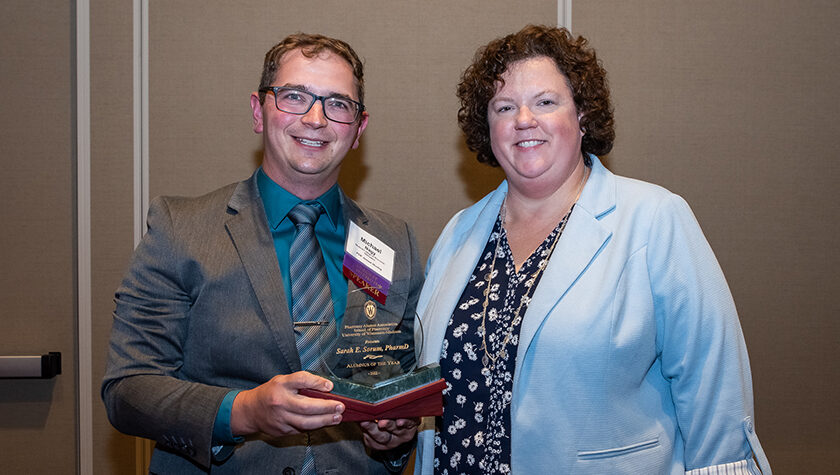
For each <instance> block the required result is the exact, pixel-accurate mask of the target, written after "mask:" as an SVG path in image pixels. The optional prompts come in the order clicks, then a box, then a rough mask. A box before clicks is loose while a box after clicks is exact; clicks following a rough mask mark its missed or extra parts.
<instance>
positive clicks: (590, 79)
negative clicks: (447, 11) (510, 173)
mask: <svg viewBox="0 0 840 475" xmlns="http://www.w3.org/2000/svg"><path fill="white" fill-rule="evenodd" d="M540 56H545V57H547V58H550V59H552V60H553V61H554V63H555V64H556V65H557V69H559V70H560V72H561V73H562V74H563V76H565V78H566V83H567V84H568V85H569V88H570V89H571V91H572V97H573V98H574V101H575V107H576V108H577V111H578V113H580V114H581V119H580V127H581V130H583V131H584V132H585V133H584V136H583V139H582V141H581V147H580V148H581V152H582V153H583V157H584V161H585V162H586V164H587V165H591V160H590V159H589V157H588V156H587V154H589V153H591V154H593V155H603V154H606V153H608V152H609V151H610V150H611V149H612V145H613V141H614V140H615V127H614V123H613V110H612V105H611V103H610V89H609V86H608V84H607V72H606V71H605V70H604V68H603V67H602V66H601V63H600V61H598V59H597V58H596V56H595V51H594V50H593V49H591V48H589V47H588V42H587V40H586V38H584V37H582V36H578V37H577V38H576V39H575V38H573V37H572V35H571V34H570V33H569V32H568V31H567V30H566V29H565V28H555V27H549V26H535V25H528V26H526V27H525V28H523V29H522V30H520V31H518V32H516V33H513V34H510V35H507V36H505V37H503V38H497V39H495V40H493V41H491V42H490V43H488V44H487V45H486V46H484V47H482V48H480V49H479V50H478V51H477V52H476V54H475V57H474V59H473V63H472V64H471V65H470V66H469V67H468V68H467V69H466V71H464V74H463V75H462V76H461V82H460V84H458V98H459V99H460V100H461V108H460V109H459V110H458V125H460V126H461V130H462V131H463V132H464V135H466V139H467V147H469V149H470V150H471V151H473V152H476V154H477V155H476V158H477V159H478V161H479V162H481V163H486V164H488V165H491V166H494V167H495V166H499V162H498V161H497V160H496V157H495V155H493V150H492V149H491V147H490V125H489V124H488V122H487V106H488V104H489V103H490V100H491V99H492V98H493V96H495V95H496V85H497V84H499V83H503V82H504V81H503V80H502V74H503V73H504V72H505V71H507V69H508V67H509V66H510V65H511V63H515V62H517V61H521V60H524V59H529V58H534V57H540Z"/></svg>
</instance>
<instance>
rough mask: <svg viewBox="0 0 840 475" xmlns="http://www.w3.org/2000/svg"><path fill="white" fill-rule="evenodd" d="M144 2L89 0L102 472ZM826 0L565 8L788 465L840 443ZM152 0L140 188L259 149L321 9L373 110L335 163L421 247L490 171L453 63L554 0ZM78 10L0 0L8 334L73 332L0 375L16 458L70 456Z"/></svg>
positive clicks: (216, 176)
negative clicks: (273, 79)
mask: <svg viewBox="0 0 840 475" xmlns="http://www.w3.org/2000/svg"><path fill="white" fill-rule="evenodd" d="M135 3H136V4H137V5H140V4H141V3H146V2H140V1H139V0H138V1H137V2H135V1H133V0H91V3H90V33H91V36H90V40H91V41H90V42H91V50H90V58H91V71H90V77H91V79H90V86H91V90H92V93H91V157H90V164H91V177H90V179H91V190H90V193H91V209H90V212H91V222H92V224H91V227H92V231H91V248H92V255H91V256H90V258H91V263H92V268H91V271H92V274H91V281H92V296H91V300H92V302H91V304H92V311H93V321H92V334H91V339H92V348H91V352H92V356H93V364H92V368H90V369H89V371H91V373H92V378H93V384H92V386H93V387H92V388H91V391H92V393H93V400H92V401H87V402H86V401H81V404H90V405H92V409H93V436H92V437H93V440H92V444H93V447H94V449H93V453H92V454H91V455H92V457H93V460H92V463H93V467H94V472H95V473H108V474H111V473H114V474H116V473H121V474H128V473H134V472H135V470H136V463H135V460H134V457H135V452H136V445H137V444H136V442H135V439H133V438H131V437H127V436H123V435H120V434H118V433H116V432H115V431H114V430H113V429H111V427H110V425H109V424H108V422H107V420H106V418H105V415H104V411H103V409H102V407H101V403H100V402H99V399H98V384H99V380H100V378H101V376H102V372H103V369H104V356H105V350H106V342H107V336H108V331H109V329H110V323H111V317H110V312H111V310H112V308H113V302H112V297H113V291H114V288H115V287H116V285H117V284H118V282H119V279H120V277H121V275H122V273H123V271H124V269H125V266H126V265H127V262H128V259H129V258H130V254H131V250H132V248H133V246H134V229H135V228H134V226H135V216H134V211H133V209H134V207H135V192H134V188H133V187H134V184H135V163H134V158H135V135H134V132H135V125H136V124H135V122H134V121H135V115H134V114H135V109H134V107H135V104H136V103H135V100H134V97H133V86H134V84H133V81H134V80H135V74H134V70H133V64H134V62H133V61H134V54H135V47H137V46H139V45H138V44H137V43H136V42H135V39H134V31H133V28H134V25H135V23H134V20H135V11H134V7H135ZM560 3H563V2H560ZM835 3H836V2H820V1H815V0H808V1H804V2H796V3H793V2H782V1H779V0H772V1H769V2H768V1H759V0H744V1H741V2H723V1H711V2H685V1H679V2H672V1H665V0H659V1H653V0H650V1H643V2H606V1H598V0H586V1H583V0H581V1H578V2H574V4H573V10H572V22H573V27H574V30H575V32H576V33H581V34H585V35H586V36H587V37H589V38H590V40H591V42H592V45H593V46H594V47H595V48H596V49H597V50H598V52H599V54H600V57H601V58H602V59H603V61H604V63H605V66H606V68H607V70H608V71H609V73H610V78H611V82H612V89H613V93H614V97H615V105H616V117H617V123H618V140H617V142H616V147H615V149H614V151H613V152H612V153H611V154H610V156H609V157H607V163H608V165H609V166H610V167H611V168H612V169H613V171H615V172H617V173H620V174H624V175H629V176H633V177H637V178H641V179H645V180H648V181H653V182H656V183H659V184H662V185H664V186H666V187H668V188H670V189H671V190H673V191H675V192H677V193H679V194H681V195H683V196H684V197H686V199H687V200H688V201H689V203H690V204H691V205H692V207H693V209H694V211H695V213H696V214H697V216H698V219H699V220H700V222H701V224H702V225H703V228H704V230H705V231H706V234H707V236H708V238H709V240H710V242H711V243H712V246H713V247H714V249H715V251H716V253H717V255H718V257H719V260H720V261H721V264H722V266H723V268H724V271H725V273H726V275H727V278H728V280H729V282H730V285H731V287H732V290H733V293H734V294H735V298H736V303H737V305H738V308H739V312H740V314H741V318H742V325H743V327H744V332H745V335H746V338H747V343H748V346H749V350H750V356H751V361H752V365H753V370H754V384H755V391H756V415H757V419H758V425H757V427H758V431H759V435H760V437H761V438H762V441H763V443H764V445H765V448H766V450H767V452H768V455H769V457H770V460H771V463H772V464H773V466H774V468H775V469H776V473H782V474H784V473H832V471H833V470H834V466H836V465H838V464H840V453H839V452H840V451H838V450H837V449H836V447H838V446H840V407H838V403H837V402H836V399H837V398H836V396H835V395H836V393H837V386H838V372H839V371H840V370H838V364H837V361H838V360H840V354H838V353H840V351H838V348H840V331H838V330H840V328H838V326H840V324H838V323H837V321H838V320H837V319H836V318H835V317H834V316H835V315H836V314H837V313H838V310H840V309H838V304H837V303H835V301H834V300H833V299H832V298H831V297H832V296H833V295H836V294H838V293H840V292H839V291H840V288H838V279H837V278H836V277H835V271H834V269H836V268H837V267H838V264H840V263H839V262H838V251H837V246H832V244H834V243H835V242H836V241H837V238H836V236H837V235H838V231H840V229H838V227H840V225H838V223H839V222H840V220H838V217H839V216H838V206H837V205H836V202H837V199H836V194H837V193H836V191H835V190H836V186H832V185H834V182H835V181H837V179H838V178H840V165H838V164H837V163H838V162H837V160H836V156H837V151H836V150H837V146H838V140H839V139H838V137H840V131H838V130H837V129H838V126H837V125H836V124H837V122H836V119H837V117H838V112H840V111H838V108H840V100H838V99H840V98H838V97H837V96H838V93H837V92H836V91H837V84H836V82H837V80H836V79H835V78H836V77H837V76H838V74H837V73H838V72H839V71H838V67H837V66H836V65H835V60H836V58H837V57H838V53H840V51H838V50H840V44H838V42H837V40H836V39H835V34H834V32H833V27H834V25H836V24H838V20H840V7H838V6H836V5H835ZM148 5H149V10H148V26H147V28H148V33H149V44H148V46H149V49H148V57H149V69H148V75H149V96H148V98H149V122H148V123H149V128H148V133H149V149H148V157H149V162H148V165H149V182H148V186H149V190H150V192H149V194H150V195H151V196H155V195H158V194H164V193H166V194H185V195H195V194H199V193H203V192H205V191H209V190H210V189H212V188H214V187H216V186H219V185H221V184H224V183H228V182H231V181H235V180H239V179H242V178H244V177H245V176H247V175H248V174H249V173H250V172H251V170H252V169H253V168H254V166H256V164H257V163H258V160H259V154H260V140H259V137H257V136H256V135H254V134H253V132H252V131H251V120H250V110H249V107H248V95H249V94H250V92H251V91H252V90H253V89H254V88H255V87H256V85H257V81H258V79H259V70H260V66H261V61H262V55H263V54H264V52H265V50H266V49H267V48H268V47H269V46H270V45H272V44H273V43H274V42H276V41H277V40H279V39H280V38H281V37H282V36H284V35H286V34H288V33H290V32H293V31H297V30H303V31H318V32H323V33H326V34H330V35H335V36H338V37H341V38H343V39H346V40H348V41H349V42H350V43H351V44H353V46H354V47H355V48H356V49H357V51H358V52H359V53H360V55H361V56H362V57H363V58H364V59H365V62H366V73H367V74H366V79H367V99H366V103H367V106H368V108H369V110H370V114H371V122H370V126H369V128H368V130H367V132H366V133H365V136H364V137H363V139H362V147H361V148H360V149H359V150H358V151H356V152H354V153H353V154H351V156H350V157H348V159H347V161H346V166H345V167H344V170H343V171H342V176H341V184H342V186H343V187H344V188H345V189H346V190H347V191H348V192H349V193H350V194H351V196H353V197H355V198H358V199H359V200H360V201H362V202H364V203H365V204H368V205H372V206H375V207H378V208H381V209H384V210H387V211H390V212H392V213H394V214H396V215H399V216H402V217H404V218H406V219H407V220H409V221H410V222H411V223H412V224H413V225H414V227H415V229H416V231H417V234H418V239H419V244H420V247H421V251H422V252H423V253H424V254H426V253H427V252H428V251H429V249H430V248H431V246H432V244H433V242H434V239H435V238H436V236H437V234H438V232H439V231H440V229H441V228H442V226H443V225H444V224H445V222H446V221H447V220H448V218H449V217H450V216H451V215H452V214H453V213H454V212H455V211H457V210H458V209H460V208H462V207H464V206H467V205H468V204H470V203H472V202H473V201H475V200H477V199H478V198H479V197H481V196H482V195H483V194H484V193H486V192H488V191H489V190H490V189H492V188H493V187H494V186H495V185H496V184H497V183H498V181H499V180H500V178H501V175H500V174H499V173H498V171H497V170H492V169H489V168H485V167H482V166H480V165H478V164H477V163H475V162H474V159H473V157H472V156H471V154H470V153H469V152H468V151H467V150H466V149H465V147H464V146H463V145H462V141H461V136H460V134H459V132H458V129H457V126H456V123H455V112H456V110H457V102H456V99H455V96H454V89H455V84H456V83H457V80H458V76H459V74H460V73H461V71H462V69H463V68H464V67H465V66H466V64H467V63H468V62H469V60H470V59H471V57H472V55H473V53H474V51H475V49H476V47H477V46H479V45H481V44H483V43H486V42H487V41H488V40H490V39H491V38H493V37H496V36H498V35H501V34H504V33H507V32H510V31H513V30H515V29H518V28H519V27H520V26H522V25H524V24H525V23H528V22H534V23H548V24H553V23H555V21H556V18H557V9H558V2H556V1H546V0H532V1H528V2H517V3H516V8H512V7H511V3H510V2H502V1H499V0H493V1H480V0H469V1H458V2H451V1H446V2H444V1H440V0H435V1H423V2H419V1H416V2H373V1H357V2H352V8H347V6H348V3H347V2H343V1H339V0H332V1H327V2H319V3H318V7H317V9H314V10H315V11H313V7H312V3H311V2H304V1H285V2H275V1H268V0H262V1H258V0H248V1H240V2H235V3H231V2H210V3H209V4H208V2H201V1H199V0H180V1H176V2H163V1H151V2H148ZM331 11H338V12H341V15H338V16H334V15H327V14H325V12H331ZM74 14H75V12H74V11H73V7H72V6H70V5H67V4H66V3H64V2H55V1H50V2H23V1H12V2H3V3H2V6H0V26H1V27H0V39H1V40H2V44H4V45H7V47H6V48H5V49H3V51H2V53H0V60H2V71H0V85H2V86H3V87H2V88H0V95H2V96H0V97H2V110H0V147H2V150H3V154H4V160H5V164H6V166H5V167H4V173H3V174H2V175H0V183H2V186H3V188H2V189H3V191H4V192H5V193H4V196H6V197H7V198H6V199H7V206H5V207H3V211H2V213H3V215H2V217H3V221H2V222H4V223H6V225H5V226H4V230H3V231H2V232H0V236H3V238H2V239H3V241H2V244H3V246H2V249H3V251H2V252H3V256H2V257H3V262H4V265H3V269H4V270H6V272H4V273H3V274H2V275H3V277H2V279H3V280H2V286H0V295H2V296H3V303H4V307H3V310H2V315H3V316H4V318H3V323H4V332H2V334H0V354H6V353H7V352H8V353H21V352H23V353H31V352H47V351H62V353H63V354H64V355H65V374H63V375H61V376H59V377H58V378H56V379H55V380H53V381H52V383H47V384H38V382H31V381H30V382H24V383H25V384H21V383H20V382H13V381H11V380H6V381H4V380H0V446H2V447H4V448H11V449H12V450H6V449H4V450H3V454H4V465H3V466H4V467H6V468H9V469H10V470H12V471H23V472H26V471H34V472H42V473H74V472H75V471H76V468H75V467H76V454H75V452H74V451H75V444H74V443H72V441H75V440H76V430H77V427H76V426H75V425H74V424H75V422H74V419H75V417H76V410H75V404H76V401H75V397H76V396H75V395H76V394H77V389H78V388H77V387H76V383H75V377H76V375H75V361H74V360H75V358H74V356H75V334H74V332H75V326H76V322H75V320H74V315H75V305H76V302H75V301H74V298H75V297H74V285H75V280H74V272H75V269H74V265H75V260H74V259H75V258H76V256H75V239H76V236H77V235H76V234H74V226H75V224H76V222H75V209H74V206H75V202H74V196H75V193H76V188H75V185H74V175H73V166H74V161H73V158H74V149H75V145H74V134H75V129H74V127H75V116H74V114H75V111H74V110H73V100H72V98H73V92H74V89H73V87H74V77H75V76H74V75H75V71H74V70H73V64H74V63H73V58H72V56H73V54H75V52H74V50H73V35H74V30H73V28H74V22H73V18H74ZM10 45H13V46H10ZM33 99H36V100H33ZM9 200H11V201H9ZM44 269H49V272H44ZM45 289H47V290H46V291H45ZM46 292H49V293H46ZM35 317H37V318H35ZM45 452H47V453H49V454H50V455H51V456H50V457H44V456H43V454H44V453H45ZM7 454H9V455H7ZM83 456H84V454H83ZM798 464H804V465H805V468H804V469H802V467H801V466H800V465H798ZM3 470H5V469H3ZM3 470H0V471H3Z"/></svg>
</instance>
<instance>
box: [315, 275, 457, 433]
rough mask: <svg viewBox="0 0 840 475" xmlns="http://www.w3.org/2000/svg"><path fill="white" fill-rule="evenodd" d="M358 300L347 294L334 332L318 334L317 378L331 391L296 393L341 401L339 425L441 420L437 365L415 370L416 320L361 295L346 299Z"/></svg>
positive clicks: (418, 347) (419, 341)
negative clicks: (329, 385) (330, 386)
mask: <svg viewBox="0 0 840 475" xmlns="http://www.w3.org/2000/svg"><path fill="white" fill-rule="evenodd" d="M358 290H364V289H357V291H358ZM366 291H367V290H366ZM363 295H364V294H363V293H361V292H358V293H356V294H355V295H352V294H351V298H350V299H349V300H348V306H347V309H346V311H345V314H344V317H343V318H342V320H341V322H340V324H339V325H338V327H339V328H338V329H336V326H335V325H325V326H323V327H322V329H321V333H320V345H321V363H322V364H321V367H322V369H321V371H320V373H321V374H320V376H323V377H325V378H327V379H329V380H330V381H332V383H333V390H332V391H331V392H328V393H327V392H322V391H316V390H309V389H303V390H301V391H300V393H301V394H303V395H305V396H309V397H317V398H322V399H332V400H337V401H341V402H342V403H344V406H345V410H344V414H343V416H342V420H344V421H369V420H377V419H398V418H413V417H423V416H438V415H441V414H442V411H443V409H442V407H443V406H442V404H443V399H442V394H441V391H443V389H444V388H445V387H446V383H445V382H444V380H443V379H441V377H440V366H438V365H437V364H433V365H429V366H424V367H422V368H417V367H416V366H417V361H418V360H419V358H420V351H421V350H422V348H423V344H422V335H423V332H422V329H421V328H420V327H419V325H420V319H419V318H414V319H412V318H403V316H402V315H397V314H395V313H392V312H390V311H389V310H387V306H384V305H377V301H375V300H374V299H371V298H367V297H366V296H365V298H352V297H360V296H363ZM391 297H393V298H398V297H397V296H391ZM415 327H417V328H415ZM415 330H417V331H415Z"/></svg>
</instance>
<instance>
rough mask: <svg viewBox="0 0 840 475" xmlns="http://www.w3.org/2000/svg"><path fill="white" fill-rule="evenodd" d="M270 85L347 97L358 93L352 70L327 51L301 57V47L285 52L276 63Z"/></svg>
mask: <svg viewBox="0 0 840 475" xmlns="http://www.w3.org/2000/svg"><path fill="white" fill-rule="evenodd" d="M273 84H274V85H278V86H286V87H295V88H300V89H303V90H306V91H310V92H315V93H318V94H341V95H347V96H350V95H353V94H354V92H357V91H358V83H357V81H356V76H355V75H354V74H353V67H352V66H351V65H350V63H349V62H347V60H346V59H344V58H343V57H341V56H340V55H338V54H336V53H334V52H332V51H330V50H327V49H325V50H321V51H319V52H318V53H315V54H311V55H307V54H304V51H303V50H302V49H301V48H296V49H293V50H291V51H288V52H286V53H285V54H284V55H283V56H282V57H281V58H280V60H279V61H278V64H277V71H276V72H275V73H274V81H273Z"/></svg>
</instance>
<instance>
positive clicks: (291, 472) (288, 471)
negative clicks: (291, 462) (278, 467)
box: [283, 467, 295, 475]
mask: <svg viewBox="0 0 840 475" xmlns="http://www.w3.org/2000/svg"><path fill="white" fill-rule="evenodd" d="M283 475H295V469H293V468H292V467H286V468H284V469H283Z"/></svg>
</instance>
